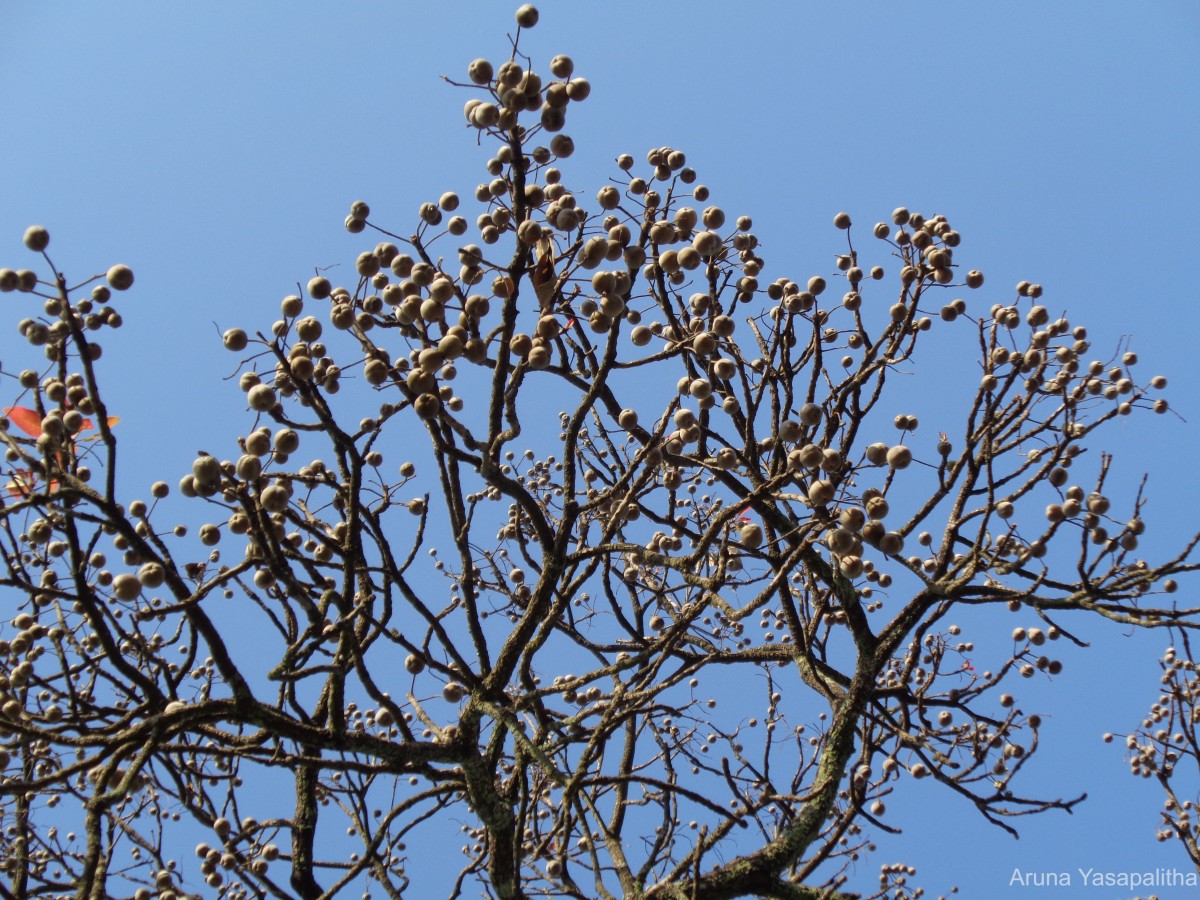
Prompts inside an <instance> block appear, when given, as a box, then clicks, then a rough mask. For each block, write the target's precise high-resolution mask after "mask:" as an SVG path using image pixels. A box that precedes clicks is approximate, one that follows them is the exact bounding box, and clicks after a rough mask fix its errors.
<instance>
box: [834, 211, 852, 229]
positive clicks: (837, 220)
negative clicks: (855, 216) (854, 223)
mask: <svg viewBox="0 0 1200 900" xmlns="http://www.w3.org/2000/svg"><path fill="white" fill-rule="evenodd" d="M833 224H834V227H835V228H841V229H842V230H843V231H844V230H846V229H847V228H849V227H850V214H849V213H844V212H840V213H838V214H837V215H836V216H834V217H833Z"/></svg>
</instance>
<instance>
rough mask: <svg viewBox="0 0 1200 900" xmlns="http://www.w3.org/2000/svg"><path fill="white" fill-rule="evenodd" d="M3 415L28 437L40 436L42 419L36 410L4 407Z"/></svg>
mask: <svg viewBox="0 0 1200 900" xmlns="http://www.w3.org/2000/svg"><path fill="white" fill-rule="evenodd" d="M4 414H5V415H6V416H8V417H9V418H10V419H12V422H13V424H14V425H16V426H17V427H18V428H20V429H21V430H22V431H23V432H25V433H26V434H27V435H29V436H30V437H41V436H42V417H41V416H39V415H38V414H37V411H36V410H33V409H29V408H27V407H24V406H6V407H5V408H4Z"/></svg>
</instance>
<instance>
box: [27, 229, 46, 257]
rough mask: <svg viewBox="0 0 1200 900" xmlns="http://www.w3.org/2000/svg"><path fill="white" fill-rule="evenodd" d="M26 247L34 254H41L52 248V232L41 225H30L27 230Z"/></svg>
mask: <svg viewBox="0 0 1200 900" xmlns="http://www.w3.org/2000/svg"><path fill="white" fill-rule="evenodd" d="M25 246H26V247H28V248H29V249H30V250H32V251H33V252H34V253H41V252H42V251H44V250H45V249H46V248H47V247H48V246H50V232H49V231H47V230H46V229H45V228H43V227H42V226H41V225H30V226H29V227H28V228H26V229H25Z"/></svg>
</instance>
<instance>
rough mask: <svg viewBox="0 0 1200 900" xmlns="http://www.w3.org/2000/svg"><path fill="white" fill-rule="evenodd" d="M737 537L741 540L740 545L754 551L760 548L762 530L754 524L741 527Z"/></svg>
mask: <svg viewBox="0 0 1200 900" xmlns="http://www.w3.org/2000/svg"><path fill="white" fill-rule="evenodd" d="M738 536H739V537H740V538H741V541H742V545H743V546H744V547H747V548H749V549H751V550H755V549H757V548H758V547H761V546H762V542H763V530H762V526H761V525H756V524H754V523H749V524H747V525H743V526H742V527H741V530H740V531H739V532H738Z"/></svg>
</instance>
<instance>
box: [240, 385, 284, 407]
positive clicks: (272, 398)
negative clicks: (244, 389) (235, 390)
mask: <svg viewBox="0 0 1200 900" xmlns="http://www.w3.org/2000/svg"><path fill="white" fill-rule="evenodd" d="M246 400H247V402H248V403H249V404H250V408H251V409H252V410H254V411H255V412H267V411H268V410H271V409H274V408H275V404H276V403H277V402H278V398H277V397H276V395H275V389H274V388H272V387H271V386H270V385H267V384H257V385H255V386H254V387H252V388H250V390H249V392H248V393H247V394H246Z"/></svg>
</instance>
